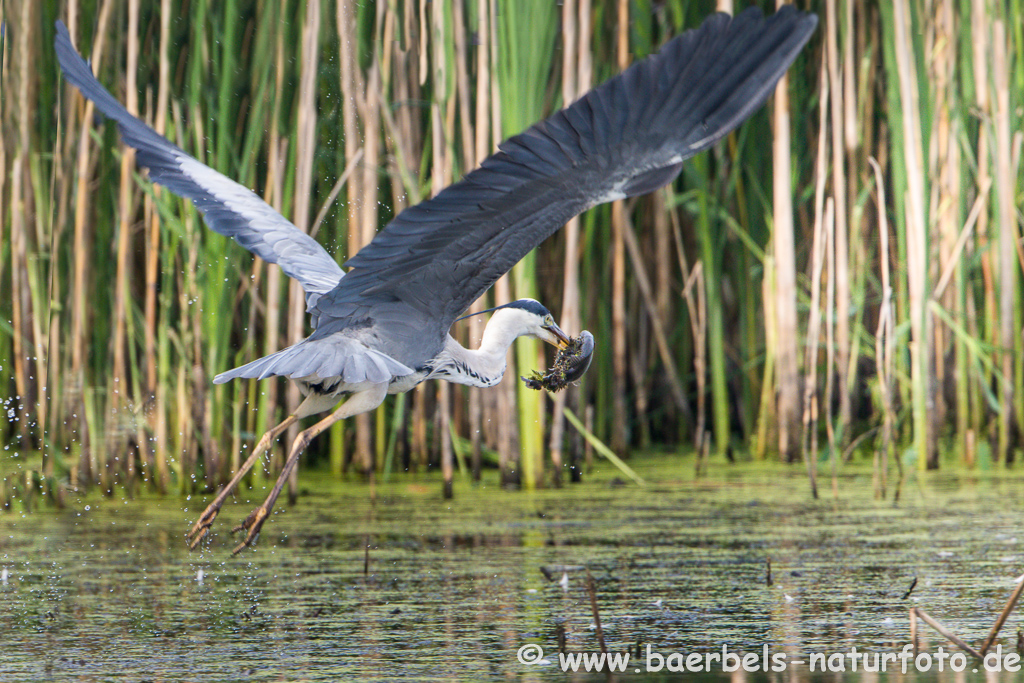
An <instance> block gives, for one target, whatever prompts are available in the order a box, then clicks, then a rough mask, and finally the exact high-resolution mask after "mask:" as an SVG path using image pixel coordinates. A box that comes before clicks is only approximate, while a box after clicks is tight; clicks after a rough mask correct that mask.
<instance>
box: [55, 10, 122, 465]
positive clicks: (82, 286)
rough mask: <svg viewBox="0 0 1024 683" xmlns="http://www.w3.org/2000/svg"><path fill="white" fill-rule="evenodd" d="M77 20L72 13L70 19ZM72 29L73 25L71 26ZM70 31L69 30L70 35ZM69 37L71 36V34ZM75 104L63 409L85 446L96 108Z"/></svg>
mask: <svg viewBox="0 0 1024 683" xmlns="http://www.w3.org/2000/svg"><path fill="white" fill-rule="evenodd" d="M113 5H114V3H113V2H111V0H103V4H101V5H100V12H99V17H98V19H97V21H96V24H95V29H94V30H95V34H94V35H93V45H92V50H91V51H90V58H89V63H90V64H91V65H92V68H93V73H99V65H100V64H101V63H102V61H103V48H104V44H105V42H106V34H107V30H108V26H109V23H110V15H111V11H112V10H113ZM75 16H77V13H72V14H71V15H69V20H70V17H75ZM72 26H73V24H72ZM70 30H71V29H70V28H69V31H70ZM72 35H74V34H73V33H72ZM76 101H84V102H85V104H84V107H83V110H82V119H81V125H80V129H79V135H78V152H77V160H76V169H75V229H74V240H73V242H74V244H73V253H74V260H73V264H72V283H73V284H72V294H71V306H72V310H71V341H70V346H71V373H70V374H71V382H70V388H71V391H69V392H68V398H67V405H66V406H65V408H64V412H65V413H66V414H69V415H70V414H78V415H79V416H80V417H79V430H78V433H79V438H80V439H83V440H85V441H87V442H90V441H91V438H90V435H89V428H88V425H89V421H88V420H86V419H85V411H84V410H83V409H82V405H81V401H82V396H83V392H84V390H85V375H84V372H85V350H86V344H87V340H88V334H89V332H88V329H89V326H90V319H89V311H90V310H91V307H89V306H87V304H86V301H87V293H88V291H89V283H88V279H89V278H88V273H89V271H90V270H91V268H92V239H91V237H92V230H91V229H90V220H89V204H88V198H89V194H90V193H89V187H88V179H89V168H90V167H91V165H92V152H91V148H90V145H89V131H90V130H91V129H92V123H93V116H94V112H95V107H94V105H93V103H92V102H89V101H87V100H82V99H81V96H80V95H79V96H77V97H76ZM79 470H80V472H79V475H80V478H81V479H82V480H83V481H84V482H89V481H90V479H91V477H92V476H93V474H94V472H93V469H92V467H91V461H90V456H89V451H88V450H87V449H85V448H83V449H82V451H81V460H80V462H79Z"/></svg>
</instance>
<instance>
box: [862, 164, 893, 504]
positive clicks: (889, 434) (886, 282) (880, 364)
mask: <svg viewBox="0 0 1024 683" xmlns="http://www.w3.org/2000/svg"><path fill="white" fill-rule="evenodd" d="M868 162H869V163H870V164H871V167H872V168H873V169H874V172H875V190H876V192H877V193H878V200H877V205H878V233H879V234H878V243H879V245H880V249H881V256H880V258H879V270H881V276H882V304H881V306H880V308H879V311H878V329H877V330H876V331H875V368H876V371H877V373H878V386H879V392H880V394H881V398H882V435H881V438H880V440H879V448H878V451H876V455H875V471H876V485H875V495H876V496H877V497H879V498H885V491H886V487H887V485H888V478H889V453H890V451H891V449H892V444H893V437H894V431H895V428H896V414H895V410H894V409H893V399H892V391H893V380H894V379H895V370H896V359H895V354H896V336H895V335H896V330H895V326H896V320H895V315H894V312H893V307H892V284H891V283H890V276H889V224H888V221H887V219H886V214H885V207H886V204H885V182H884V180H883V178H882V168H881V167H880V166H879V165H878V162H877V161H876V160H875V158H874V157H868ZM879 454H881V457H879Z"/></svg>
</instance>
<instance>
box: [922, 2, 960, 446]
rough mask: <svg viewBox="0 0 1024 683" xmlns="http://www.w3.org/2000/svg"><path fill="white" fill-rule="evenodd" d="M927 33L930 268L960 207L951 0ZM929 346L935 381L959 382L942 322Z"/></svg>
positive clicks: (953, 229) (951, 303) (953, 303)
mask: <svg viewBox="0 0 1024 683" xmlns="http://www.w3.org/2000/svg"><path fill="white" fill-rule="evenodd" d="M929 24H930V26H929V30H928V35H929V36H930V37H931V39H932V42H933V46H932V48H931V50H930V53H931V55H932V58H931V59H930V60H929V64H928V65H929V74H930V81H931V83H932V91H933V93H934V104H933V110H934V111H935V113H934V114H933V116H932V134H931V136H930V145H929V147H930V149H929V155H928V156H929V169H930V170H929V176H930V177H932V178H935V179H936V182H935V183H934V184H933V186H932V192H931V204H930V215H931V216H934V221H935V228H936V230H937V231H938V238H939V239H938V240H937V242H938V259H937V260H936V261H935V263H933V264H932V266H933V268H936V267H940V266H941V265H942V264H944V263H947V262H948V260H949V257H950V254H951V252H952V250H953V248H954V245H955V243H956V239H957V232H958V226H957V223H958V222H959V221H958V216H959V213H960V201H959V199H960V173H959V164H960V159H959V150H960V145H959V144H957V142H956V140H957V137H958V131H957V130H956V129H955V128H956V120H955V119H954V118H953V116H952V109H953V107H954V106H955V102H956V95H957V93H956V90H955V87H954V83H955V81H954V80H953V79H954V77H955V69H956V54H955V53H956V51H955V50H954V49H953V48H954V46H955V44H956V42H955V39H956V35H955V30H956V29H955V25H954V9H953V2H952V0H941V1H940V2H937V3H935V5H934V20H933V21H932V22H929ZM941 303H942V305H943V307H945V308H946V309H947V310H954V309H955V308H956V307H957V306H958V305H959V298H958V297H956V293H955V292H954V291H952V290H950V291H949V292H948V293H947V294H946V295H945V296H944V297H943V298H942V299H941ZM933 331H934V337H933V343H934V352H933V357H934V359H935V379H936V384H937V386H939V387H943V386H945V385H946V384H949V383H952V382H954V381H957V382H963V381H966V378H963V377H961V378H959V380H957V379H956V378H954V377H948V378H947V376H946V362H945V358H946V355H947V353H946V348H947V346H948V345H949V342H950V335H949V333H948V328H947V327H945V326H943V325H936V326H935V327H934V330H933ZM944 393H945V392H943V391H937V392H935V401H936V417H935V420H936V421H937V422H943V421H944V419H945V415H946V411H947V409H948V408H947V406H946V402H945V400H944V396H943V395H944ZM962 407H963V406H960V408H961V409H958V411H957V418H958V424H963V425H964V428H965V429H966V422H965V420H966V414H965V413H964V411H963V410H962Z"/></svg>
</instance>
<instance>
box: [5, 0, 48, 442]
mask: <svg viewBox="0 0 1024 683" xmlns="http://www.w3.org/2000/svg"><path fill="white" fill-rule="evenodd" d="M19 9H20V10H21V11H20V13H18V14H16V15H15V21H16V22H18V23H17V25H16V26H15V29H14V35H15V36H16V39H15V44H16V47H15V53H16V54H17V59H18V64H19V66H18V68H17V70H16V73H17V80H16V81H15V87H14V88H13V90H14V91H15V92H16V93H17V94H16V95H15V101H16V102H17V105H16V108H15V111H16V120H17V129H18V130H17V144H16V146H15V154H14V159H13V161H12V164H11V208H12V211H11V254H10V257H11V264H12V268H11V292H10V296H11V311H12V320H11V326H12V328H13V330H12V346H13V358H12V360H13V366H14V384H15V390H16V391H17V395H18V401H19V403H23V404H24V405H26V406H30V405H33V404H34V403H35V400H36V395H35V386H34V384H35V383H34V382H30V378H31V377H32V376H34V375H35V371H34V369H33V364H32V360H31V357H32V356H33V355H35V354H33V353H32V352H31V351H29V349H30V348H31V347H32V346H34V340H35V339H36V337H35V335H34V330H33V325H32V319H33V310H32V303H31V300H30V299H31V293H30V286H31V285H30V282H29V276H28V270H29V268H30V267H31V266H30V264H29V249H30V245H29V241H30V239H31V226H30V222H31V221H30V220H29V213H30V211H31V198H30V188H31V176H30V169H29V164H30V161H29V159H28V156H29V155H30V154H31V150H32V142H31V137H30V135H31V127H32V112H31V109H30V107H31V103H32V99H31V93H32V87H31V83H32V79H31V76H30V71H31V65H32V63H33V59H32V46H33V43H32V41H31V40H30V38H31V36H32V32H31V30H29V27H30V26H32V21H33V10H34V9H35V8H34V6H33V3H25V4H23V5H22V6H21V7H20V8H19ZM19 29H20V30H19ZM5 42H6V41H5ZM0 220H3V218H2V217H0ZM40 314H41V312H40ZM28 422H29V421H28V420H19V421H18V425H17V430H18V432H19V433H20V434H21V436H22V437H23V438H27V437H28V436H29V431H28Z"/></svg>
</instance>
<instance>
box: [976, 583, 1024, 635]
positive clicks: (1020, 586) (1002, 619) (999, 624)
mask: <svg viewBox="0 0 1024 683" xmlns="http://www.w3.org/2000/svg"><path fill="white" fill-rule="evenodd" d="M1021 592H1024V578H1022V579H1021V580H1020V581H1018V582H1017V587H1016V588H1014V589H1013V593H1011V594H1010V599H1009V600H1007V601H1006V607H1004V608H1003V611H1002V613H1000V615H999V618H998V619H996V623H995V624H993V625H992V630H991V631H990V632H989V634H988V638H986V639H985V643H984V644H983V645H982V646H981V654H985V653H986V652H987V651H988V649H989V648H990V647H992V643H993V642H995V639H996V636H998V635H999V631H1000V630H1001V629H1002V628H1003V624H1005V623H1006V618H1007V617H1008V616H1010V612H1012V611H1013V608H1014V607H1015V606H1016V604H1017V601H1018V600H1019V599H1020V594H1021Z"/></svg>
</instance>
